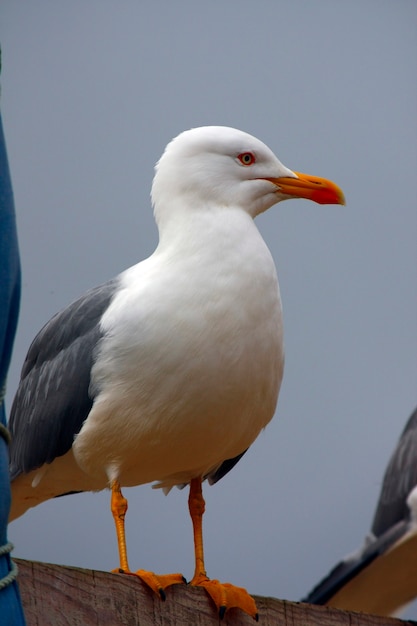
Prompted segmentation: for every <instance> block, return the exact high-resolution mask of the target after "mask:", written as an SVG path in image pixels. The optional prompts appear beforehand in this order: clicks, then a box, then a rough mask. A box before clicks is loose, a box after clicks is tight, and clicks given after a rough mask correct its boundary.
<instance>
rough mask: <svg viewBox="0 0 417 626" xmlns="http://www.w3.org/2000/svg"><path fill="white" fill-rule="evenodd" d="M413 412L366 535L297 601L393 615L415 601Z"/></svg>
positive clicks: (416, 434) (416, 428)
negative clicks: (356, 547) (358, 545)
mask: <svg viewBox="0 0 417 626" xmlns="http://www.w3.org/2000/svg"><path fill="white" fill-rule="evenodd" d="M416 554H417V409H415V410H414V412H413V413H412V415H411V416H410V418H409V419H408V421H407V423H406V425H405V427H404V430H403V432H402V433H401V436H400V438H399V440H398V443H397V446H396V447H395V449H394V451H393V453H392V455H391V457H390V460H389V462H388V465H387V467H386V470H385V473H384V478H383V481H382V486H381V491H380V495H379V499H378V502H377V505H376V509H375V513H374V518H373V521H372V526H371V530H370V532H368V534H367V535H366V537H365V540H364V543H363V545H362V546H361V547H360V548H359V549H358V550H356V551H355V552H353V553H352V554H350V555H348V556H346V557H345V558H344V559H342V560H341V561H339V563H337V565H335V567H333V568H332V570H331V571H330V572H329V574H328V575H327V576H326V577H325V578H323V580H321V581H320V582H319V583H318V585H316V586H315V587H314V589H313V590H312V591H310V593H309V594H308V595H307V596H306V597H305V598H303V600H302V602H308V603H310V604H326V605H328V606H333V607H336V608H339V609H344V610H347V611H362V612H365V613H374V614H376V615H386V616H388V615H398V613H399V612H401V611H402V610H403V609H404V608H405V606H406V605H407V604H409V603H410V602H411V601H412V600H414V599H415V598H416V597H417V565H416Z"/></svg>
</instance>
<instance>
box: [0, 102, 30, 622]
mask: <svg viewBox="0 0 417 626" xmlns="http://www.w3.org/2000/svg"><path fill="white" fill-rule="evenodd" d="M19 302H20V261H19V248H18V243H17V233H16V219H15V213H14V202H13V191H12V185H11V180H10V173H9V165H8V161H7V152H6V144H5V141H4V134H3V125H2V120H1V114H0V394H1V395H0V421H1V422H2V423H3V424H4V425H5V424H6V415H5V408H4V389H5V384H6V376H7V370H8V367H9V364H10V358H11V354H12V348H13V341H14V336H15V332H16V326H17V318H18V313H19ZM8 460H9V455H8V449H7V444H6V442H5V441H4V439H3V438H0V546H2V545H5V544H6V543H7V520H8V516H9V510H10V483H9V463H8ZM10 569H11V563H10V556H9V555H8V554H5V555H3V556H0V579H1V578H4V576H6V575H7V574H8V573H9V572H10ZM0 624H5V625H6V624H7V626H24V624H25V618H24V615H23V609H22V605H21V602H20V596H19V590H18V587H17V584H16V582H13V583H12V584H10V585H8V586H7V587H4V588H3V589H0Z"/></svg>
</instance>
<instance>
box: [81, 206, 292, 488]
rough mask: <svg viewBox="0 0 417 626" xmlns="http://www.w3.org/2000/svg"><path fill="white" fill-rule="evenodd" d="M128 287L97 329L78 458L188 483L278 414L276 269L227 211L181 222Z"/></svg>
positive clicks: (136, 478)
mask: <svg viewBox="0 0 417 626" xmlns="http://www.w3.org/2000/svg"><path fill="white" fill-rule="evenodd" d="M123 284H124V289H123V290H121V291H120V293H119V294H118V296H117V297H116V298H115V300H114V301H113V303H112V305H111V306H110V308H109V310H108V311H107V313H106V315H105V317H104V319H103V322H102V327H103V330H104V331H105V332H106V338H105V339H104V340H103V342H102V345H101V347H100V352H99V356H98V359H97V362H96V365H95V366H94V368H93V383H94V385H95V387H96V389H98V390H99V393H98V396H97V399H96V401H95V403H94V406H93V409H92V411H91V413H90V415H89V417H88V419H87V420H86V422H85V424H84V426H83V428H82V430H81V432H80V434H79V435H78V437H77V439H76V441H75V444H74V446H73V449H74V454H75V457H76V459H77V462H78V463H79V464H80V466H81V467H82V468H83V469H84V470H85V471H86V472H87V473H89V474H91V475H92V476H96V477H97V476H98V475H102V474H106V476H107V478H109V479H113V478H117V479H118V480H119V481H120V482H121V484H122V485H136V484H140V483H145V482H149V481H154V480H157V481H160V482H161V483H162V484H163V485H165V486H170V485H172V484H176V483H179V482H187V481H188V480H190V478H192V477H193V476H197V475H201V474H205V473H206V472H208V471H209V470H211V469H213V468H214V467H216V465H218V464H220V463H221V462H222V461H223V460H225V459H228V458H232V457H234V456H236V455H237V454H239V453H240V452H242V451H243V450H245V449H246V448H247V447H248V446H249V445H250V444H251V443H252V442H253V440H254V439H255V438H256V436H257V435H258V434H259V432H260V430H261V429H262V428H263V427H264V426H265V425H266V424H267V423H268V422H269V420H270V419H271V418H272V416H273V414H274V411H275V407H276V401H277V397H278V391H279V386H280V383H281V378H282V369H283V345H282V343H283V341H282V317H281V302H280V296H279V290H278V282H277V278H276V272H275V267H274V264H273V261H272V258H271V255H270V253H269V250H268V249H267V247H266V245H265V243H264V241H263V240H262V238H261V236H260V234H259V232H258V230H257V229H256V227H255V225H254V223H253V221H252V219H251V218H250V217H249V216H248V215H247V214H245V213H243V212H242V211H237V210H236V211H233V210H228V211H226V210H224V215H222V218H221V219H219V218H218V216H217V218H216V219H214V220H213V219H207V218H206V214H202V215H201V216H200V218H199V219H194V220H193V223H188V222H187V223H183V224H181V222H180V223H178V230H177V235H176V236H173V233H170V237H169V243H168V244H165V243H164V240H163V239H162V240H161V244H160V246H159V247H158V249H157V250H156V252H155V254H154V255H152V256H151V257H150V258H149V259H147V260H146V261H144V262H142V263H140V264H138V265H136V266H134V267H133V268H130V270H127V272H125V274H124V276H123Z"/></svg>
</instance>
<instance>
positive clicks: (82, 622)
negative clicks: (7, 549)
mask: <svg viewBox="0 0 417 626" xmlns="http://www.w3.org/2000/svg"><path fill="white" fill-rule="evenodd" d="M15 561H16V563H17V565H18V567H19V586H20V592H21V595H22V602H23V607H24V610H25V615H26V620H27V626H187V625H188V624H189V625H190V626H191V625H192V626H219V623H220V622H219V618H218V616H217V613H216V610H215V608H214V606H213V605H212V603H211V601H210V600H209V598H208V597H207V595H206V593H205V591H204V590H203V589H198V588H193V587H188V586H186V585H177V586H175V587H171V588H170V589H168V591H167V600H166V602H161V601H160V600H159V598H158V597H157V596H156V595H155V594H154V593H152V592H151V591H150V590H149V589H147V588H146V587H145V585H143V584H142V583H141V581H140V580H138V579H135V578H133V577H130V576H124V575H121V574H120V575H116V574H110V573H107V572H98V571H92V570H85V569H79V568H75V567H64V566H60V565H50V564H47V563H38V562H33V561H23V560H21V559H15ZM255 600H256V602H257V605H258V609H259V623H260V625H261V626H412V624H413V622H404V621H401V620H397V619H393V618H387V617H378V616H375V615H367V614H364V613H348V612H345V611H340V610H338V609H334V608H331V607H321V606H311V605H308V604H302V603H296V602H288V601H282V600H276V599H275V598H263V597H258V596H256V597H255ZM254 624H255V622H254V621H253V620H252V619H251V618H250V617H249V616H247V615H245V614H243V613H242V612H240V611H237V610H231V611H230V612H227V613H226V617H225V618H224V620H223V622H222V626H223V625H224V626H254Z"/></svg>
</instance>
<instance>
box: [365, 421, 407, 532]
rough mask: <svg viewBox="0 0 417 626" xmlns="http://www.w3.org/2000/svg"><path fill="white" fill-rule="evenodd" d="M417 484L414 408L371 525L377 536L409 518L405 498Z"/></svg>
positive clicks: (384, 484)
mask: <svg viewBox="0 0 417 626" xmlns="http://www.w3.org/2000/svg"><path fill="white" fill-rule="evenodd" d="M416 485H417V409H416V410H415V411H414V413H413V414H412V415H411V417H410V419H409V420H408V422H407V424H406V426H405V428H404V430H403V432H402V434H401V437H400V439H399V441H398V444H397V447H396V448H395V450H394V452H393V454H392V456H391V458H390V460H389V463H388V465H387V469H386V470H385V474H384V480H383V483H382V488H381V493H380V496H379V500H378V504H377V507H376V510H375V515H374V520H373V523H372V532H373V534H374V535H375V536H376V537H379V536H380V535H382V534H383V533H384V532H385V531H387V530H388V529H389V528H390V527H391V526H393V525H394V524H396V523H397V522H399V521H400V520H404V519H407V518H408V515H409V509H408V506H407V497H408V495H409V493H410V491H411V490H412V489H413V487H415V486H416Z"/></svg>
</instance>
